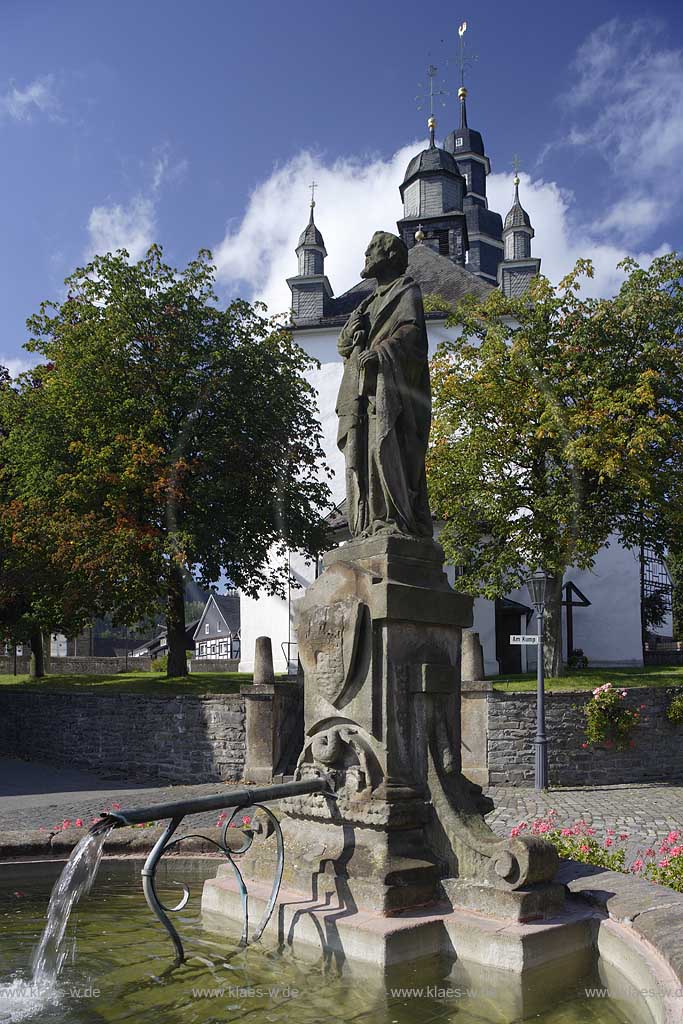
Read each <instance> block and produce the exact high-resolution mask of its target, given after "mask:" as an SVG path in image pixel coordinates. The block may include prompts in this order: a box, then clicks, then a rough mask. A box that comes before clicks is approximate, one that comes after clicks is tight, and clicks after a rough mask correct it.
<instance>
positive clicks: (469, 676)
mask: <svg viewBox="0 0 683 1024" xmlns="http://www.w3.org/2000/svg"><path fill="white" fill-rule="evenodd" d="M257 643H258V641H257ZM460 678H461V679H466V680H468V681H471V680H473V679H483V678H484V648H483V647H482V646H481V643H480V641H479V634H478V633H475V632H474V630H469V629H468V630H465V631H464V632H463V634H462V654H461V662H460Z"/></svg>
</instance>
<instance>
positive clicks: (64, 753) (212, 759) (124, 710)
mask: <svg viewBox="0 0 683 1024" xmlns="http://www.w3.org/2000/svg"><path fill="white" fill-rule="evenodd" d="M3 689H4V688H0V756H3V755H4V756H6V757H20V758H26V759H31V760H35V761H47V762H48V763H51V764H68V765H74V766H77V767H83V768H89V769H92V770H95V771H107V772H112V773H114V774H119V773H121V774H125V776H126V777H127V778H128V779H141V780H143V781H146V780H150V779H155V778H159V779H167V780H169V781H172V782H188V783H191V782H213V781H223V780H225V781H228V780H229V781H234V780H237V779H240V778H241V777H242V774H243V768H244V761H245V709H244V698H243V697H241V696H240V695H239V694H235V695H233V694H225V695H215V696H206V697H196V696H190V695H183V696H177V697H170V696H169V697H166V696H146V695H141V694H130V693H120V694H86V693H74V694H71V693H51V692H49V691H47V690H45V691H43V690H40V691H35V690H31V691H29V690H15V689H14V688H12V692H11V693H10V692H2V691H3Z"/></svg>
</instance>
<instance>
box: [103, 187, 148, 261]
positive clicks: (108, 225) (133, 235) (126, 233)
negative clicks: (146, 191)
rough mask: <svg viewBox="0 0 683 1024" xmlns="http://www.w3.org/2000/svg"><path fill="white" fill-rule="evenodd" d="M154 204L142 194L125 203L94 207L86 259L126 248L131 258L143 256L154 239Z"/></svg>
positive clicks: (135, 258) (137, 258)
mask: <svg viewBox="0 0 683 1024" xmlns="http://www.w3.org/2000/svg"><path fill="white" fill-rule="evenodd" d="M155 229H156V218H155V209H154V203H153V202H152V200H151V199H148V198H146V197H145V196H142V195H137V196H135V197H134V198H133V199H132V200H131V202H130V203H128V204H127V205H125V206H123V205H121V204H116V205H114V206H95V207H94V208H93V209H92V210H91V211H90V217H89V218H88V234H89V241H88V246H87V248H86V253H85V255H86V259H90V258H91V257H92V256H94V255H95V254H96V253H97V254H99V255H103V254H104V253H107V252H115V251H116V250H117V249H127V250H128V253H129V254H130V258H131V260H139V259H141V258H142V257H143V256H144V255H145V253H146V252H147V249H149V247H150V245H151V244H152V242H153V241H154V232H155Z"/></svg>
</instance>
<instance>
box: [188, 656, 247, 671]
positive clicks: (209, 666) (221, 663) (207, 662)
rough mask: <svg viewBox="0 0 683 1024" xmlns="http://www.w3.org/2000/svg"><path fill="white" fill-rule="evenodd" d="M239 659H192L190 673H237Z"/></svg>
mask: <svg viewBox="0 0 683 1024" xmlns="http://www.w3.org/2000/svg"><path fill="white" fill-rule="evenodd" d="M239 664H240V659H239V658H193V659H192V661H191V662H190V672H237V671H238V669H239Z"/></svg>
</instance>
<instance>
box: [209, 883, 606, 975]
mask: <svg viewBox="0 0 683 1024" xmlns="http://www.w3.org/2000/svg"><path fill="white" fill-rule="evenodd" d="M269 894H270V885H269V884H266V883H260V882H254V883H250V885H249V918H250V920H254V921H257V920H258V919H259V917H260V915H261V913H262V911H263V908H264V907H265V905H266V902H267V900H268V896H269ZM202 919H203V922H204V926H205V927H206V928H207V929H208V930H210V931H215V932H220V933H221V934H225V933H227V934H228V935H233V934H234V935H236V936H239V934H240V928H241V921H242V904H241V897H240V893H239V889H238V887H237V884H236V882H235V879H234V876H233V875H232V872H231V870H230V868H229V866H227V865H226V866H225V867H224V868H223V867H222V868H220V869H219V872H218V876H217V877H216V878H215V879H211V880H209V881H208V882H206V883H205V885H204V892H203V896H202ZM591 920H592V912H591V910H590V908H589V907H585V908H582V909H580V910H577V909H574V908H572V909H566V908H564V909H563V910H562V911H561V912H559V913H558V914H556V915H555V916H554V917H553V918H551V919H549V920H545V921H533V922H530V923H519V922H518V923H515V922H511V921H504V920H502V919H500V918H496V917H494V916H488V915H486V916H485V915H483V914H477V913H473V912H472V911H470V910H465V909H461V908H460V907H456V908H453V907H452V906H451V904H450V903H449V902H448V901H447V900H441V901H440V902H438V903H433V904H432V905H430V906H429V907H423V908H419V909H413V910H408V911H403V912H399V913H396V914H393V915H391V916H387V915H386V914H383V913H381V912H373V911H370V910H353V909H350V908H349V906H348V904H347V903H346V902H345V900H344V899H339V897H338V896H337V894H336V892H335V891H334V886H333V885H331V886H329V887H328V888H322V887H321V888H319V889H318V890H317V891H316V892H315V895H314V896H311V893H310V890H309V893H308V895H307V894H306V893H301V892H296V891H294V890H290V889H287V888H282V889H281V890H280V895H279V898H278V901H277V904H276V908H275V912H274V913H273V916H272V918H271V920H270V922H269V924H268V926H267V927H266V930H265V932H264V935H263V941H264V942H266V943H268V944H270V945H277V946H278V947H279V948H281V949H284V948H287V947H288V948H291V949H292V951H293V952H295V953H296V954H297V955H300V956H302V957H304V958H305V957H307V956H310V957H315V958H316V959H317V958H319V957H320V956H321V955H322V956H323V957H324V958H325V959H327V960H334V961H337V962H338V963H340V962H342V961H344V962H345V961H350V962H351V963H353V962H356V963H358V964H360V965H362V964H363V963H366V964H372V965H373V966H375V967H379V968H388V967H390V966H391V965H393V964H400V963H407V962H410V961H413V960H419V959H421V958H423V957H434V956H438V955H443V956H444V957H449V958H452V959H457V960H463V961H467V962H470V963H475V964H482V965H484V966H486V967H495V968H498V969H499V970H504V971H509V972H512V973H513V974H519V975H523V974H526V973H527V972H528V971H531V970H534V969H536V968H539V967H541V966H543V965H547V964H551V963H553V962H556V961H558V962H559V961H562V960H565V961H570V962H572V963H573V964H576V963H577V962H580V963H581V964H582V970H585V969H586V965H587V963H588V962H589V960H590V956H591V950H592V931H591Z"/></svg>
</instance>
